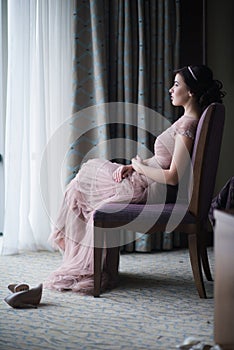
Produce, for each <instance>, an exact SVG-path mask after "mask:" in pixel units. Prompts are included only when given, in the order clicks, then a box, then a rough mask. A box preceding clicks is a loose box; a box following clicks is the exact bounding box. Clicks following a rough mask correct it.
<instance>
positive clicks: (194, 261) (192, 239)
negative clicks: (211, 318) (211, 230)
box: [188, 234, 206, 298]
mask: <svg viewBox="0 0 234 350" xmlns="http://www.w3.org/2000/svg"><path fill="white" fill-rule="evenodd" d="M188 244H189V254H190V261H191V266H192V271H193V276H194V281H195V285H196V288H197V291H198V294H199V296H200V298H206V290H205V286H204V281H203V276H202V269H201V257H200V250H199V246H198V238H197V235H196V234H190V235H189V236H188Z"/></svg>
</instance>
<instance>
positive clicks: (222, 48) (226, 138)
mask: <svg viewBox="0 0 234 350" xmlns="http://www.w3.org/2000/svg"><path fill="white" fill-rule="evenodd" d="M233 43H234V1H233V0H222V1H220V0H207V64H208V66H210V67H211V69H212V70H213V71H214V73H215V77H216V78H217V79H220V80H221V81H222V82H223V84H224V90H225V91H226V92H227V95H226V96H225V98H224V105H225V107H226V120H225V128H224V135H223V143H222V149H221V155H220V162H219V168H218V174H217V180H216V192H217V191H219V190H220V189H221V187H222V186H223V185H224V184H225V182H226V181H227V180H228V179H229V178H230V177H231V176H234V44H233Z"/></svg>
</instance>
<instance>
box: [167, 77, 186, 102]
mask: <svg viewBox="0 0 234 350" xmlns="http://www.w3.org/2000/svg"><path fill="white" fill-rule="evenodd" d="M169 93H170V94H171V103H172V104H173V106H185V105H186V103H187V102H188V100H189V99H190V97H191V93H190V91H189V89H188V87H187V85H186V84H185V82H184V79H183V78H182V76H181V75H180V74H179V73H177V74H176V76H175V80H174V84H173V86H172V87H171V88H170V89H169Z"/></svg>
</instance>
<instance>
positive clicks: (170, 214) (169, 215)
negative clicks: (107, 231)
mask: <svg viewBox="0 0 234 350" xmlns="http://www.w3.org/2000/svg"><path fill="white" fill-rule="evenodd" d="M168 222H171V224H173V225H174V226H175V224H176V223H178V224H180V223H181V222H183V224H195V223H196V218H195V216H194V215H192V213H190V212H189V211H188V205H186V204H182V203H176V204H174V203H168V204H123V203H109V204H104V205H103V206H101V207H100V208H98V210H96V211H95V213H94V224H95V226H101V227H105V228H108V227H109V228H114V227H120V226H124V225H127V227H126V228H128V229H132V230H135V229H138V228H139V229H140V227H143V228H144V229H145V228H148V227H149V228H152V227H153V226H156V225H166V224H167V223H168ZM100 223H101V224H100Z"/></svg>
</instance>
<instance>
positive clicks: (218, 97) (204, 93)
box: [175, 65, 226, 110]
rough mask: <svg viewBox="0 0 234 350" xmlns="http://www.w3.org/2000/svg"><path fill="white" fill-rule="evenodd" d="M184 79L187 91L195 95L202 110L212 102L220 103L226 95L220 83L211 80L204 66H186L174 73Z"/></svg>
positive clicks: (209, 71) (211, 77) (210, 72)
mask: <svg viewBox="0 0 234 350" xmlns="http://www.w3.org/2000/svg"><path fill="white" fill-rule="evenodd" d="M177 73H178V74H180V75H181V76H182V78H183V79H184V82H185V84H186V85H187V86H188V88H189V90H190V91H191V92H192V93H194V94H195V96H196V97H197V101H198V103H199V105H200V107H201V109H202V110H204V109H205V108H206V107H208V106H209V104H211V103H212V102H219V103H222V99H223V97H224V96H225V95H226V93H225V92H224V91H222V88H223V84H222V83H221V81H219V80H216V79H213V72H212V70H211V69H210V68H209V67H207V66H205V65H198V66H186V67H183V68H181V69H178V70H176V71H175V74H177Z"/></svg>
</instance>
